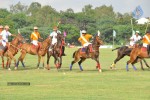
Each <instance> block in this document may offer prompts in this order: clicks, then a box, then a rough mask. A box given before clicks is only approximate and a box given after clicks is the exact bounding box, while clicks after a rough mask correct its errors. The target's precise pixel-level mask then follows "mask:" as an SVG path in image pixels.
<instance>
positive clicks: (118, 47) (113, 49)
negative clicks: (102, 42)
mask: <svg viewBox="0 0 150 100" xmlns="http://www.w3.org/2000/svg"><path fill="white" fill-rule="evenodd" d="M117 49H120V47H117V48H115V49H112V51H114V50H117Z"/></svg>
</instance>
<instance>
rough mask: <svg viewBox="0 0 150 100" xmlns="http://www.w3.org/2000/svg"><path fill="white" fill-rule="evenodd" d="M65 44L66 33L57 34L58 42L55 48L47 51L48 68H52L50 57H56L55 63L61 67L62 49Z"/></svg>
mask: <svg viewBox="0 0 150 100" xmlns="http://www.w3.org/2000/svg"><path fill="white" fill-rule="evenodd" d="M63 44H64V35H63V34H57V43H56V44H55V45H54V46H53V50H51V51H47V69H48V70H50V66H49V60H50V57H51V56H53V57H54V64H55V66H56V68H57V69H60V68H61V65H62V52H63V51H62V50H63Z"/></svg>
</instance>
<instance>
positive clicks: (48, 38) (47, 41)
mask: <svg viewBox="0 0 150 100" xmlns="http://www.w3.org/2000/svg"><path fill="white" fill-rule="evenodd" d="M44 42H45V43H48V44H51V42H52V38H51V37H50V36H48V37H47V38H46V39H45V40H44V41H43V42H42V43H44Z"/></svg>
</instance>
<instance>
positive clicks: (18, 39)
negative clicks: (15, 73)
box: [0, 34, 25, 70]
mask: <svg viewBox="0 0 150 100" xmlns="http://www.w3.org/2000/svg"><path fill="white" fill-rule="evenodd" d="M23 42H25V40H24V38H23V37H22V35H21V34H18V35H16V36H15V38H14V39H13V40H12V41H11V42H10V43H9V46H8V49H7V50H6V51H5V52H4V53H3V54H2V55H1V57H2V67H3V68H4V56H5V57H7V63H6V67H9V68H8V70H11V69H10V64H11V60H12V59H13V60H14V63H15V69H16V59H15V58H14V56H15V55H16V54H17V53H18V50H20V48H19V47H18V45H19V44H22V43H23ZM0 52H3V51H0Z"/></svg>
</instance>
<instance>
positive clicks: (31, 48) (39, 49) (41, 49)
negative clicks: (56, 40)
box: [17, 37, 51, 68]
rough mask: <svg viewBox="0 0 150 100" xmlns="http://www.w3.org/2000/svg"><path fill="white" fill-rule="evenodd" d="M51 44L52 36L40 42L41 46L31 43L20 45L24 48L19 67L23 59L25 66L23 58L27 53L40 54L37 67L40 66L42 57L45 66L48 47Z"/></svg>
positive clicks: (19, 59)
mask: <svg viewBox="0 0 150 100" xmlns="http://www.w3.org/2000/svg"><path fill="white" fill-rule="evenodd" d="M50 44H51V37H48V38H47V39H45V40H44V41H43V42H39V46H35V45H33V44H31V43H24V44H22V46H21V47H20V48H21V49H22V50H21V55H20V57H19V58H18V62H17V67H18V65H19V61H21V63H22V66H23V67H25V65H24V63H23V60H24V58H25V56H26V54H27V53H29V54H31V55H38V64H37V68H39V65H40V61H41V58H42V61H43V67H44V56H45V54H46V53H47V50H48V47H49V46H50Z"/></svg>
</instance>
